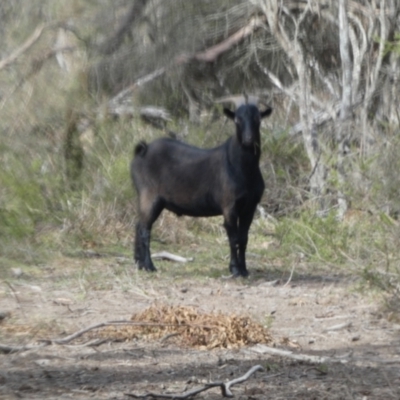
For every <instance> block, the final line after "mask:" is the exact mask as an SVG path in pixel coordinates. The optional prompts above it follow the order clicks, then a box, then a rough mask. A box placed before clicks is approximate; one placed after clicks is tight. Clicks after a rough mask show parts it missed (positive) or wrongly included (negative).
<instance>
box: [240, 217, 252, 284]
mask: <svg viewBox="0 0 400 400" xmlns="http://www.w3.org/2000/svg"><path fill="white" fill-rule="evenodd" d="M253 215H254V213H248V214H246V215H244V216H240V218H239V234H238V267H239V274H240V275H241V276H244V277H246V276H248V275H249V272H248V271H247V267H246V249H247V242H248V240H249V229H250V225H251V222H252V221H253Z"/></svg>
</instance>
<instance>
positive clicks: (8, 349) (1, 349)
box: [0, 343, 48, 354]
mask: <svg viewBox="0 0 400 400" xmlns="http://www.w3.org/2000/svg"><path fill="white" fill-rule="evenodd" d="M47 345H48V344H47V343H42V344H40V345H37V346H31V345H26V346H8V345H6V344H0V353H3V354H11V353H18V352H20V351H27V350H36V349H40V348H42V347H45V346H47Z"/></svg>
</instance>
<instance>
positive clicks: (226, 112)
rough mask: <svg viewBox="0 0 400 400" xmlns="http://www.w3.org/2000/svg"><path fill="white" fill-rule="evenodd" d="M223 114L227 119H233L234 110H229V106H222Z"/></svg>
mask: <svg viewBox="0 0 400 400" xmlns="http://www.w3.org/2000/svg"><path fill="white" fill-rule="evenodd" d="M224 114H225V116H226V117H228V118H229V119H235V112H234V111H231V110H230V109H229V108H224Z"/></svg>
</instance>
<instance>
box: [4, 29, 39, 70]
mask: <svg viewBox="0 0 400 400" xmlns="http://www.w3.org/2000/svg"><path fill="white" fill-rule="evenodd" d="M44 28H45V25H44V24H41V25H39V26H38V27H37V28H36V29H35V31H34V32H33V33H32V35H31V36H29V38H28V39H27V40H26V41H25V43H23V44H22V45H21V46H20V47H19V48H18V49H16V50H15V51H14V52H12V53H11V54H10V55H9V56H8V57H6V58H5V59H3V60H0V70H2V69H3V68H5V67H7V66H8V65H10V64H12V63H13V62H14V61H16V60H17V58H18V57H19V56H20V55H21V54H23V53H24V52H25V51H27V50H28V49H29V48H30V47H32V46H33V45H34V44H35V42H36V41H37V40H38V39H39V38H40V36H41V35H42V33H43V30H44Z"/></svg>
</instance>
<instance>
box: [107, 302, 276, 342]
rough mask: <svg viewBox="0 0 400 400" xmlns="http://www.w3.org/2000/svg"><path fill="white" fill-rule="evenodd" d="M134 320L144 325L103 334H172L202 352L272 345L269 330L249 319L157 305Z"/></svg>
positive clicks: (128, 336) (110, 329) (123, 336)
mask: <svg viewBox="0 0 400 400" xmlns="http://www.w3.org/2000/svg"><path fill="white" fill-rule="evenodd" d="M132 321H134V322H138V323H143V324H144V325H143V326H124V327H107V328H104V329H103V330H102V331H101V332H100V334H101V336H102V337H107V338H110V337H111V338H117V339H120V340H121V339H134V338H136V339H137V338H146V339H149V340H155V339H160V338H166V337H167V336H170V335H171V336H174V337H177V338H178V339H179V340H180V342H181V344H184V345H186V346H190V347H198V348H201V349H214V348H227V349H230V348H237V347H242V346H247V345H251V344H255V343H265V344H271V343H273V338H272V336H271V334H270V333H269V331H268V330H267V329H266V328H264V327H263V326H262V325H260V324H259V323H257V322H255V321H253V320H252V319H251V318H249V317H246V316H237V315H226V314H222V313H204V312H200V311H199V310H198V309H197V308H194V307H187V306H169V305H165V304H154V305H152V306H150V307H149V308H146V309H145V310H144V311H142V312H140V313H137V314H134V315H133V316H132ZM146 324H149V325H146Z"/></svg>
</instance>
